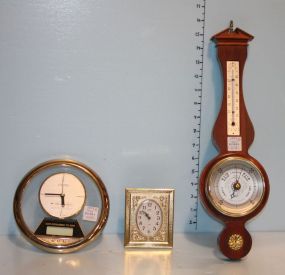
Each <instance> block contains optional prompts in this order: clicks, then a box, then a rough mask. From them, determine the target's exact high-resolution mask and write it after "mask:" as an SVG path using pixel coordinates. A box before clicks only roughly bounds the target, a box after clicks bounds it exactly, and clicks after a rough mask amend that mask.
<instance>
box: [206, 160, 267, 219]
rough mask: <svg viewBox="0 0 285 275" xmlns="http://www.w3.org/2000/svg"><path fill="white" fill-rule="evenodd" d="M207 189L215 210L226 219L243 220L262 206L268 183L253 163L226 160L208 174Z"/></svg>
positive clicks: (207, 194)
mask: <svg viewBox="0 0 285 275" xmlns="http://www.w3.org/2000/svg"><path fill="white" fill-rule="evenodd" d="M205 188H206V196H207V198H208V199H209V201H210V202H211V204H212V205H213V206H214V208H216V209H217V210H218V211H219V212H221V213H222V214H224V215H227V216H231V217H241V216H246V215H248V214H250V213H251V212H253V211H254V210H255V209H256V208H257V207H258V206H259V204H260V203H261V201H262V198H263V196H264V191H265V183H264V178H263V176H262V173H261V171H260V170H259V169H258V167H257V166H256V165H255V164H254V163H253V162H251V161H249V160H247V159H245V158H241V157H227V158H225V159H222V160H221V161H219V162H218V163H216V164H215V165H214V166H213V167H212V169H211V170H210V171H209V173H208V177H207V179H206V185H205Z"/></svg>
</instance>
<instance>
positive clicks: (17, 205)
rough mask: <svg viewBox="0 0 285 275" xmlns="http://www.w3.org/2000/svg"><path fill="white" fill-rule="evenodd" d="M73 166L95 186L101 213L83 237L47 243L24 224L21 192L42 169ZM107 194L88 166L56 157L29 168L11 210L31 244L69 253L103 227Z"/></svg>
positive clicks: (96, 235)
mask: <svg viewBox="0 0 285 275" xmlns="http://www.w3.org/2000/svg"><path fill="white" fill-rule="evenodd" d="M57 166H59V167H73V168H77V169H79V170H80V171H82V172H83V173H85V174H86V175H88V176H89V177H90V178H91V180H92V181H93V183H94V184H95V185H96V186H97V188H98V190H99V193H100V197H101V200H102V209H101V214H100V216H99V217H98V222H97V223H96V225H95V226H94V228H93V229H92V230H91V232H89V233H88V234H87V235H86V236H84V238H82V239H80V240H79V241H76V242H72V243H66V244H62V243H61V244H56V243H48V242H45V241H43V240H41V239H40V238H39V237H38V236H36V235H35V233H34V232H33V231H32V230H31V229H30V228H29V226H28V225H27V224H26V222H25V220H24V217H23V213H22V199H23V193H24V191H25V189H26V188H27V186H28V185H29V184H30V183H31V180H32V179H33V178H34V177H35V176H37V175H39V174H40V173H42V172H43V171H45V170H47V169H49V168H53V167H57ZM109 208H110V207H109V196H108V193H107V190H106V188H105V185H104V183H103V181H102V180H101V179H100V177H99V176H98V175H97V174H96V173H95V172H94V171H93V170H92V169H91V168H89V167H88V166H86V165H85V164H82V163H80V162H77V161H74V160H66V159H57V160H50V161H47V162H44V163H41V164H39V165H38V166H36V167H35V168H33V169H32V170H30V171H29V172H28V173H27V174H26V175H25V176H24V178H23V179H22V181H21V182H20V184H19V186H18V188H17V190H16V193H15V196H14V202H13V210H14V217H15V220H16V223H17V225H18V227H19V229H20V230H21V232H22V233H23V236H24V237H25V238H26V239H27V240H28V241H29V242H31V243H32V244H33V245H35V246H37V247H38V248H40V249H43V250H45V251H48V252H52V253H69V252H74V251H76V250H79V249H81V248H83V247H84V246H86V245H88V244H89V243H90V242H92V241H93V240H95V239H96V238H97V237H98V236H99V234H100V233H101V231H102V230H103V228H104V227H105V225H106V223H107V219H108V215H109Z"/></svg>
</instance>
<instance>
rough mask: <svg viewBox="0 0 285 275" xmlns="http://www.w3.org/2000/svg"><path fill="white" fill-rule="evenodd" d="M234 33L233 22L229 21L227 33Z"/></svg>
mask: <svg viewBox="0 0 285 275" xmlns="http://www.w3.org/2000/svg"><path fill="white" fill-rule="evenodd" d="M233 31H234V21H233V20H231V21H230V28H229V32H233Z"/></svg>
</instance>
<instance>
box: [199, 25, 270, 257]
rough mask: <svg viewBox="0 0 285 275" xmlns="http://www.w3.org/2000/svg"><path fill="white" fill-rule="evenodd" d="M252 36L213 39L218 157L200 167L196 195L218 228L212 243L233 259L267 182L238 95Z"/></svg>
mask: <svg viewBox="0 0 285 275" xmlns="http://www.w3.org/2000/svg"><path fill="white" fill-rule="evenodd" d="M252 39H253V36H252V35H250V34H248V33H246V32H245V31H243V30H241V29H238V28H236V29H235V30H234V29H233V24H232V22H231V25H230V27H229V28H228V29H226V30H224V31H222V32H220V33H218V34H216V35H214V36H213V37H212V40H213V41H214V42H215V43H216V46H217V54H218V59H219V61H220V65H221V71H222V75H223V79H224V85H223V86H224V95H223V100H222V105H221V109H220V112H219V114H218V118H217V120H216V123H215V126H214V129H213V140H214V143H215V145H216V146H217V148H218V150H219V155H218V156H217V157H215V158H214V159H213V160H211V161H210V162H209V163H208V164H207V165H206V167H205V168H204V170H203V172H202V174H201V177H200V196H201V201H202V203H203V205H204V207H205V208H206V210H207V211H208V212H209V213H210V214H211V215H213V216H214V217H215V218H216V219H218V220H219V221H221V222H222V223H223V224H224V229H223V231H222V232H221V233H220V235H219V238H218V243H219V247H220V250H221V252H222V253H223V254H224V255H225V256H226V257H228V258H230V259H233V260H237V259H240V258H242V257H244V256H246V255H247V254H248V253H249V251H250V249H251V246H252V238H251V236H250V234H249V232H248V231H247V229H246V228H245V224H246V222H247V221H248V220H250V219H251V218H253V217H254V216H256V215H257V214H258V213H259V212H260V211H261V210H262V209H263V207H264V206H265V203H266V201H267V199H268V195H269V180H268V176H267V174H266V172H265V170H264V168H263V166H262V165H261V164H260V163H259V162H258V161H257V160H256V159H255V158H253V157H252V156H251V155H249V153H248V149H249V147H250V145H251V144H252V142H253V139H254V128H253V125H252V123H251V121H250V118H249V116H248V113H247V110H246V107H245V102H244V98H243V90H242V73H243V68H244V64H245V60H246V57H247V46H248V42H249V41H250V40H252Z"/></svg>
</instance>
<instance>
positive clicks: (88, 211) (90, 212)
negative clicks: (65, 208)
mask: <svg viewBox="0 0 285 275" xmlns="http://www.w3.org/2000/svg"><path fill="white" fill-rule="evenodd" d="M98 212H99V208H98V207H94V206H88V205H86V206H84V210H83V220H85V221H90V222H96V221H97V218H98Z"/></svg>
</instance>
